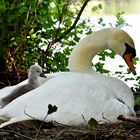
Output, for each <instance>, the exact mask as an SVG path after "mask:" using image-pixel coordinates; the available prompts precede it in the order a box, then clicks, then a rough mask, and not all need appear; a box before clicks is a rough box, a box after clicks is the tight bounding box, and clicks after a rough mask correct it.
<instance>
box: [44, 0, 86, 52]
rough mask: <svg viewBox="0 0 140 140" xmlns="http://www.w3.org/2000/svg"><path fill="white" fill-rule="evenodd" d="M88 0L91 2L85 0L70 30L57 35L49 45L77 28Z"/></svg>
mask: <svg viewBox="0 0 140 140" xmlns="http://www.w3.org/2000/svg"><path fill="white" fill-rule="evenodd" d="M88 2H89V0H85V2H84V3H83V5H82V7H81V9H80V11H79V13H78V15H77V17H76V19H75V21H74V23H73V24H72V26H70V27H69V28H68V30H66V31H65V32H64V33H63V34H62V35H60V36H59V37H56V38H55V39H54V40H53V41H51V43H50V44H49V47H51V46H52V45H53V44H54V43H56V42H59V41H61V40H62V39H63V38H64V37H65V36H66V35H67V34H68V33H70V32H71V31H72V30H73V29H74V28H75V26H76V24H77V22H78V21H79V19H80V16H81V15H82V13H83V11H84V9H85V7H86V5H87V3H88ZM45 53H46V51H45Z"/></svg>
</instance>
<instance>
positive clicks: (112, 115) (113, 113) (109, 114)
mask: <svg viewBox="0 0 140 140" xmlns="http://www.w3.org/2000/svg"><path fill="white" fill-rule="evenodd" d="M119 115H128V116H131V111H130V109H129V108H128V106H127V105H125V104H124V103H123V102H121V101H120V100H117V99H111V100H109V101H108V102H107V103H106V105H105V106H104V110H103V117H104V118H106V119H107V120H109V121H110V122H117V121H118V119H117V117H118V116H119Z"/></svg>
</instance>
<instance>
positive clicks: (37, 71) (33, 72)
mask: <svg viewBox="0 0 140 140" xmlns="http://www.w3.org/2000/svg"><path fill="white" fill-rule="evenodd" d="M28 77H29V78H31V79H32V78H38V77H44V78H46V76H45V74H44V73H43V72H42V68H41V67H40V66H39V65H37V64H35V65H32V66H31V67H30V70H29V74H28Z"/></svg>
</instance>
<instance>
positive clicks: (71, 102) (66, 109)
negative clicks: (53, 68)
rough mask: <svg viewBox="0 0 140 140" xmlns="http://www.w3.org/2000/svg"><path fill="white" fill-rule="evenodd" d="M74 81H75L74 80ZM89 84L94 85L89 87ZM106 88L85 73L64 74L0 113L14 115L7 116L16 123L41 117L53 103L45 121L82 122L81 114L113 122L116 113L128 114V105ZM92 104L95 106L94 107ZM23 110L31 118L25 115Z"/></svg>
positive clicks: (0, 114) (70, 123)
mask: <svg viewBox="0 0 140 140" xmlns="http://www.w3.org/2000/svg"><path fill="white" fill-rule="evenodd" d="M66 79H67V80H66ZM60 81H61V82H60ZM77 81H79V82H78V83H77ZM87 81H88V82H87ZM85 82H86V83H85ZM93 85H94V86H95V85H96V86H95V87H94V88H93ZM100 86H102V88H100ZM54 87H55V88H54ZM46 89H47V91H46ZM109 91H110V90H109V89H108V88H107V87H105V86H104V85H102V84H101V83H100V84H99V81H95V80H93V77H92V76H90V75H88V74H82V73H81V74H80V73H69V74H67V73H66V74H63V75H61V76H57V77H55V78H53V79H51V80H49V81H48V82H46V83H44V84H43V85H42V86H40V87H39V88H37V89H35V90H33V91H30V92H29V93H27V94H26V96H24V95H23V96H22V98H17V99H16V100H15V101H13V102H12V103H10V104H8V105H7V106H5V108H4V109H2V110H1V111H0V116H2V117H4V116H6V117H9V118H15V119H11V121H9V122H8V123H9V124H10V123H13V122H12V121H14V120H16V121H17V122H18V121H19V120H20V119H21V120H22V119H24V120H26V119H27V120H30V119H31V120H32V119H33V118H36V119H39V120H43V119H44V118H45V116H46V114H47V111H48V104H52V105H56V106H57V107H58V110H57V112H56V113H53V114H51V115H49V116H48V118H47V120H48V121H49V120H55V121H57V122H59V123H62V124H67V125H78V124H80V123H84V120H83V118H82V115H83V116H84V118H85V119H86V120H89V119H90V118H91V117H93V118H95V119H97V120H98V121H100V120H102V121H103V120H104V119H103V117H102V114H104V117H105V118H106V117H107V118H108V119H109V120H110V121H112V122H114V121H117V116H118V115H119V114H120V113H121V114H127V115H130V111H129V109H128V107H127V106H126V105H124V104H123V103H122V102H120V101H119V100H118V99H119V97H117V94H112V92H113V91H110V92H109ZM52 93H53V94H52ZM97 97H98V98H97ZM29 99H31V100H32V101H30V100H29ZM103 103H104V105H103ZM17 104H18V107H17ZM96 104H98V106H95V105H96ZM116 104H117V106H116ZM109 106H111V107H109ZM108 107H109V108H108ZM110 111H111V112H112V111H113V112H115V116H114V113H112V114H110ZM25 112H26V113H27V114H28V115H29V116H32V117H33V118H30V117H29V116H28V115H25ZM19 116H20V117H19ZM16 118H18V119H19V120H18V119H16ZM62 118H63V119H62ZM8 123H5V124H8ZM5 124H3V125H1V127H2V126H4V125H5Z"/></svg>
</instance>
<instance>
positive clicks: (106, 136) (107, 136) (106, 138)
mask: <svg viewBox="0 0 140 140" xmlns="http://www.w3.org/2000/svg"><path fill="white" fill-rule="evenodd" d="M115 131H116V129H114V130H113V131H112V132H110V133H109V134H108V135H107V136H106V137H105V139H104V140H107V139H108V138H109V137H110V136H111V135H112V134H113V133H114V132H115Z"/></svg>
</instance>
